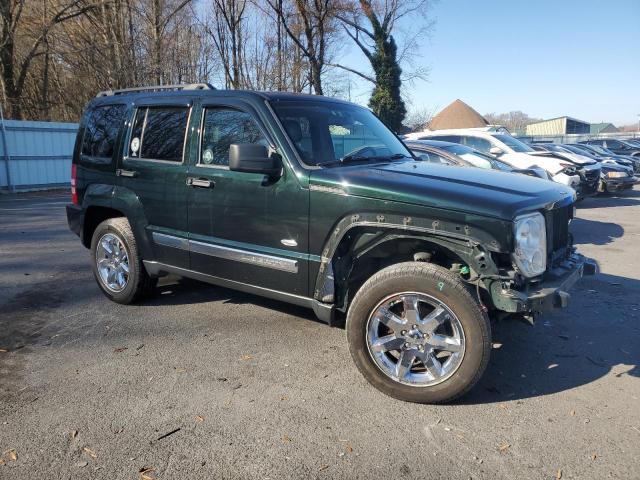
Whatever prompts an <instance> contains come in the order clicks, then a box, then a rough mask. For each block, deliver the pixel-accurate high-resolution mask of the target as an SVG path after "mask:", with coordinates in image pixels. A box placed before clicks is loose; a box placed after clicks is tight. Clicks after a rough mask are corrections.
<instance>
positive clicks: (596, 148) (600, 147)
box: [589, 145, 615, 155]
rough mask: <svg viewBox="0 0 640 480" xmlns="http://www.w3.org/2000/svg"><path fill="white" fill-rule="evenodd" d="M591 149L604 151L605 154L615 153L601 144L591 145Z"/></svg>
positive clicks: (599, 151)
mask: <svg viewBox="0 0 640 480" xmlns="http://www.w3.org/2000/svg"><path fill="white" fill-rule="evenodd" d="M589 148H591V150H595V151H596V152H598V153H602V154H603V155H615V153H613V152H612V151H611V150H608V149H606V148H604V147H602V146H600V145H589Z"/></svg>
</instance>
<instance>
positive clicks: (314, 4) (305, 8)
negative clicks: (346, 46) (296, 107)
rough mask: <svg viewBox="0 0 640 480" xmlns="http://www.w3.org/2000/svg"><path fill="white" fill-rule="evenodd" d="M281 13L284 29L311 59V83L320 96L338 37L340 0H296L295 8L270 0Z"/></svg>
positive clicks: (308, 59) (268, 0) (271, 4)
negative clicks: (336, 34)
mask: <svg viewBox="0 0 640 480" xmlns="http://www.w3.org/2000/svg"><path fill="white" fill-rule="evenodd" d="M266 2H267V4H268V5H269V6H270V7H271V8H272V9H273V11H274V12H275V13H276V14H277V16H278V18H279V20H280V22H281V24H282V28H284V30H285V31H286V32H287V34H288V35H289V37H290V38H291V40H292V41H293V42H294V43H295V44H296V45H297V47H298V48H299V49H300V51H301V52H302V54H303V55H304V57H305V58H306V59H307V61H308V62H309V82H310V84H311V86H312V87H313V91H314V93H316V95H322V93H323V90H322V74H323V72H324V69H325V65H326V62H327V56H328V50H329V44H330V42H331V39H332V38H333V37H334V36H335V35H334V34H335V31H336V18H337V17H336V13H337V10H338V3H337V1H336V0H308V1H305V0H293V7H294V8H293V11H292V12H291V11H289V10H288V9H287V8H286V5H284V2H282V1H278V0H266Z"/></svg>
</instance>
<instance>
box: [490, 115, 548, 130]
mask: <svg viewBox="0 0 640 480" xmlns="http://www.w3.org/2000/svg"><path fill="white" fill-rule="evenodd" d="M484 118H486V119H487V121H488V122H489V123H490V124H492V125H502V126H505V127H507V128H508V129H509V130H510V131H512V132H515V131H516V130H522V129H524V128H526V126H527V125H530V124H532V123H536V122H539V121H541V119H539V118H533V117H530V116H529V115H527V114H526V113H524V112H521V111H520V110H517V111H511V112H508V113H499V114H496V113H488V114H486V115H485V116H484Z"/></svg>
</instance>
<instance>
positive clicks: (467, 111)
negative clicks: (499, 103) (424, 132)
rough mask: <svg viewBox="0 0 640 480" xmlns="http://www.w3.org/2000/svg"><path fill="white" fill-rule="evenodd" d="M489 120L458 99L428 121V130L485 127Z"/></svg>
mask: <svg viewBox="0 0 640 480" xmlns="http://www.w3.org/2000/svg"><path fill="white" fill-rule="evenodd" d="M487 125H489V122H487V120H486V119H485V118H484V117H483V116H482V115H480V114H479V113H478V112H476V111H475V110H474V109H473V108H471V107H470V106H469V105H467V104H466V103H464V102H463V101H462V100H460V99H458V100H456V101H455V102H453V103H451V104H449V106H447V107H446V108H444V109H443V110H441V111H440V113H438V114H437V115H436V116H435V117H433V118H432V119H431V121H430V122H429V130H444V129H447V128H478V127H486V126H487Z"/></svg>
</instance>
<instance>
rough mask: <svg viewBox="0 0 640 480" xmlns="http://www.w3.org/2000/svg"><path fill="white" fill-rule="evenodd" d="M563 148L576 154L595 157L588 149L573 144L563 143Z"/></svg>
mask: <svg viewBox="0 0 640 480" xmlns="http://www.w3.org/2000/svg"><path fill="white" fill-rule="evenodd" d="M563 148H564V149H565V150H569V151H570V152H572V153H575V154H577V155H583V156H585V157H589V158H596V156H595V155H594V154H593V153H592V152H589V151H586V150H583V149H581V148H579V147H574V146H573V145H563Z"/></svg>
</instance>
